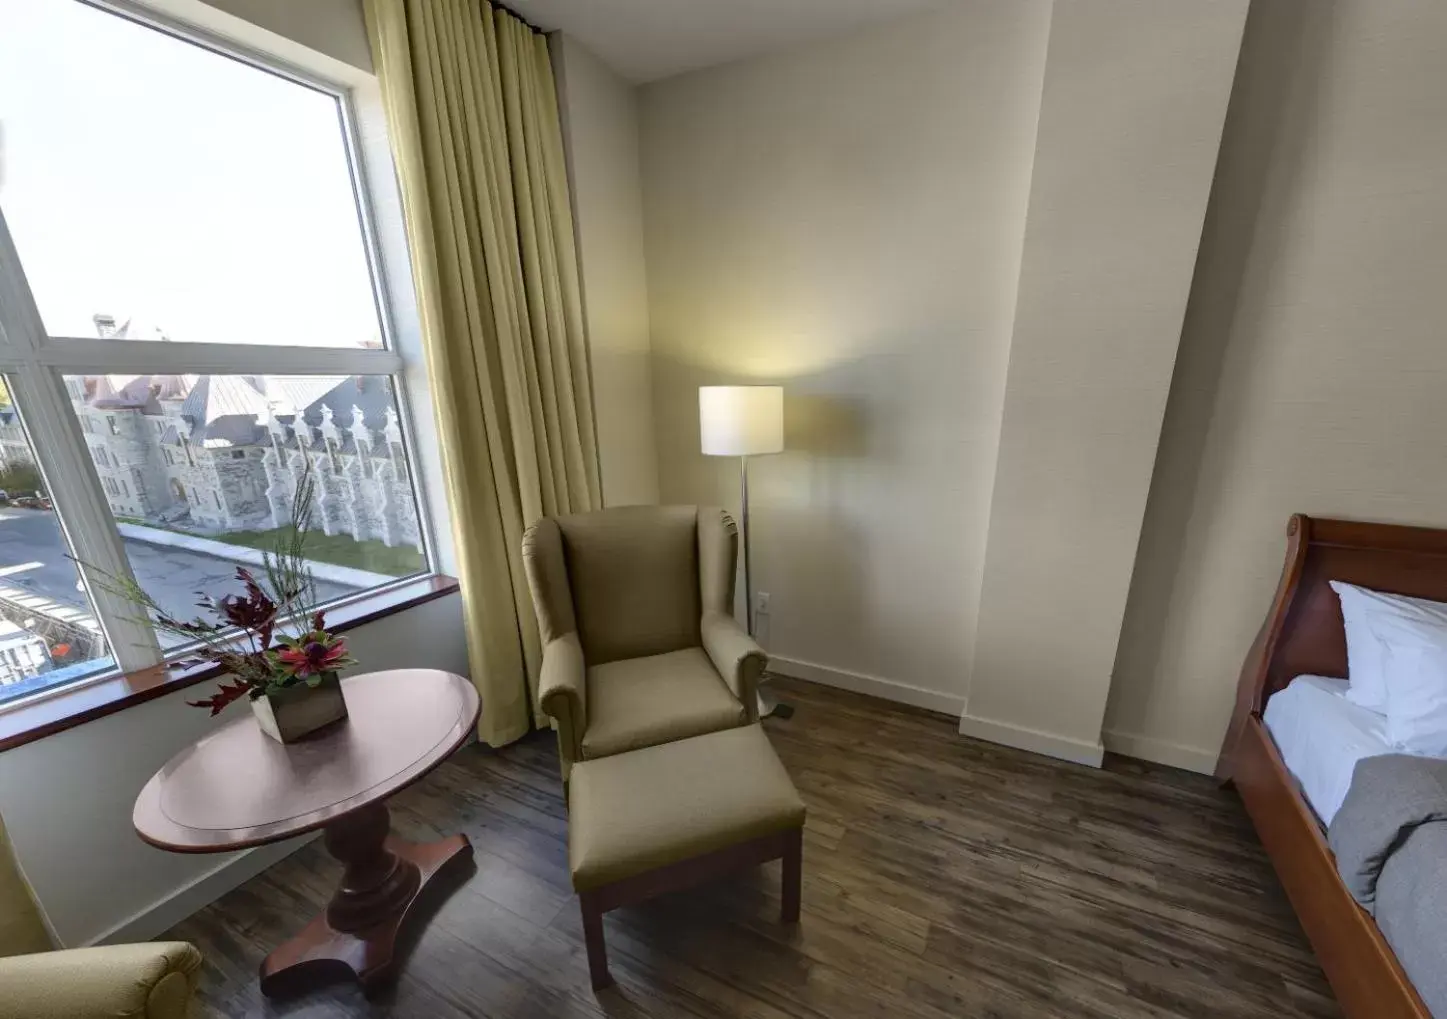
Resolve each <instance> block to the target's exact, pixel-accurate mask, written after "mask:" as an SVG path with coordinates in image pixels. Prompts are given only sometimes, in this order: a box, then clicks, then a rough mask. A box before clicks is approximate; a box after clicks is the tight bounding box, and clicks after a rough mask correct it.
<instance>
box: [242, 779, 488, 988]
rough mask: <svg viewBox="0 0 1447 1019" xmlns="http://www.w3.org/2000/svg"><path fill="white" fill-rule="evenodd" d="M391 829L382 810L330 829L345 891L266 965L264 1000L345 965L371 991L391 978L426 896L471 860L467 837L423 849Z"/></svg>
mask: <svg viewBox="0 0 1447 1019" xmlns="http://www.w3.org/2000/svg"><path fill="white" fill-rule="evenodd" d="M390 828H391V821H390V817H389V815H388V812H387V807H386V805H385V804H382V803H373V804H370V805H369V806H366V807H363V808H362V809H360V810H358V811H356V812H354V813H352V814H348V815H347V816H345V817H342V818H338V819H337V820H336V821H334V822H333V823H332V824H330V825H328V826H327V828H326V832H325V841H326V847H327V851H328V852H330V853H331V854H332V856H334V857H336V858H337V859H338V860H340V861H341V862H342V864H343V866H345V868H346V872H345V873H344V874H343V876H342V884H341V887H340V888H338V889H337V891H336V894H334V895H333V896H332V900H331V902H329V903H328V904H327V908H326V910H325V911H324V912H323V913H322V914H321V915H320V916H318V917H317V918H316V919H315V920H313V921H312V922H311V923H310V924H308V925H307V927H306V929H305V930H303V931H302V932H301V933H300V934H298V935H297V936H296V937H294V938H292V939H291V940H290V941H288V942H287V943H286V944H284V945H282V946H281V947H279V948H277V949H276V950H275V951H274V952H272V953H271V954H270V955H268V956H267V957H266V959H265V960H263V961H262V963H261V992H262V993H263V994H266V995H271V994H275V993H278V992H283V991H293V990H300V989H302V987H303V986H304V985H305V982H306V981H309V980H310V979H312V978H313V977H320V978H325V975H326V971H327V970H331V971H333V972H335V970H336V968H337V965H338V964H339V963H340V964H341V965H342V966H344V967H345V968H347V969H349V970H351V971H352V973H354V974H355V975H356V978H357V980H358V981H360V983H361V985H362V988H363V990H366V991H370V990H372V988H373V987H374V986H375V985H376V984H377V983H378V982H379V981H381V980H384V979H386V978H387V977H388V976H389V975H390V973H391V969H392V962H393V956H394V954H395V952H396V947H397V935H398V932H399V931H400V929H401V927H402V924H403V922H404V921H405V920H406V918H407V914H408V912H409V911H410V910H411V909H412V907H413V905H414V904H415V903H416V902H417V900H418V898H419V897H420V896H421V894H422V891H423V889H425V888H426V887H427V885H428V882H430V881H431V880H432V879H433V878H435V877H436V876H437V875H438V872H439V871H441V870H442V869H443V868H444V867H446V866H447V865H448V864H449V863H452V862H453V861H461V860H465V859H469V858H470V857H471V856H472V846H471V845H470V844H469V843H468V841H467V837H466V836H465V835H451V836H449V837H447V838H445V839H442V840H441V841H439V842H426V843H418V842H408V841H406V840H405V839H399V838H396V837H395V836H391V835H389V834H388V833H389V831H390ZM313 970H314V972H311V971H313Z"/></svg>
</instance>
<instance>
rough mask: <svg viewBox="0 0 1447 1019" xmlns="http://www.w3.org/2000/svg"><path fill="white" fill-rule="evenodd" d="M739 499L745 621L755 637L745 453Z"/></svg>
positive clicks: (740, 468) (740, 470)
mask: <svg viewBox="0 0 1447 1019" xmlns="http://www.w3.org/2000/svg"><path fill="white" fill-rule="evenodd" d="M739 498H740V499H741V500H743V501H742V502H741V503H740V507H741V508H742V510H743V513H742V516H743V538H744V620H745V625H746V626H747V627H748V631H749V636H750V637H752V636H753V635H754V575H753V572H752V571H751V570H750V569H749V551H750V548H751V543H750V542H749V457H748V454H747V453H745V454H744V455H743V456H741V457H739Z"/></svg>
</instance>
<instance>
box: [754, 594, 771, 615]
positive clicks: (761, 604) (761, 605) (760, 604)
mask: <svg viewBox="0 0 1447 1019" xmlns="http://www.w3.org/2000/svg"><path fill="white" fill-rule="evenodd" d="M768 614H769V592H768V591H756V592H754V615H756V616H767V615H768Z"/></svg>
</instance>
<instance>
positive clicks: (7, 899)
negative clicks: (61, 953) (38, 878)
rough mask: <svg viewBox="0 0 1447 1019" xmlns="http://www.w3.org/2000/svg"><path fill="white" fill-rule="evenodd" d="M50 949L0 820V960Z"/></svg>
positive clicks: (38, 913)
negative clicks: (8, 956) (9, 956)
mask: <svg viewBox="0 0 1447 1019" xmlns="http://www.w3.org/2000/svg"><path fill="white" fill-rule="evenodd" d="M50 948H51V944H50V935H49V933H47V931H46V930H45V921H43V920H42V919H41V918H40V910H39V909H38V908H37V907H36V905H35V900H34V899H33V898H32V897H31V894H30V886H29V885H28V884H26V883H25V877H24V875H22V874H21V873H20V866H19V864H17V863H16V862H15V853H14V851H13V850H12V849H11V848H10V836H9V835H7V834H6V833H5V821H4V819H0V957H4V956H7V955H29V954H30V953H32V952H47V951H49V950H50Z"/></svg>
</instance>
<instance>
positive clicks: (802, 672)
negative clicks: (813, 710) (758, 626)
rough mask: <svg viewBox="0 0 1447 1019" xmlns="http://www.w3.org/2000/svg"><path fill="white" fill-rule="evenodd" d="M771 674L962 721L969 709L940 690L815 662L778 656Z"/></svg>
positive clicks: (772, 657)
mask: <svg viewBox="0 0 1447 1019" xmlns="http://www.w3.org/2000/svg"><path fill="white" fill-rule="evenodd" d="M769 671H770V672H777V673H779V674H780V675H783V676H792V677H793V678H794V679H803V680H807V681H808V682H810V683H820V684H822V685H824V686H833V687H838V688H839V689H840V690H849V691H851V692H853V693H862V694H868V695H869V696H870V697H878V698H881V699H882V700H886V701H895V702H897V703H899V704H909V705H911V706H912V707H916V708H925V709H926V710H928V711H938V712H939V713H940V714H943V715H949V716H951V717H953V718H958V717H959V716H960V712H961V711H963V710H964V709H965V699H964V698H963V697H956V696H955V695H953V694H947V693H941V692H940V691H938V690H926V689H925V688H924V687H921V686H912V685H910V684H909V683H901V682H899V681H898V680H894V679H883V678H881V677H879V676H867V675H865V674H864V673H862V672H850V671H849V670H847V669H836V668H832V667H831V666H828V665H819V664H816V663H815V662H801V661H799V660H798V659H797V658H780V657H779V656H778V655H770V656H769Z"/></svg>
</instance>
